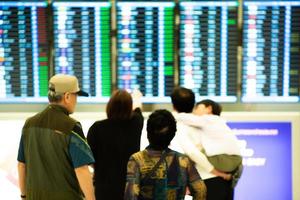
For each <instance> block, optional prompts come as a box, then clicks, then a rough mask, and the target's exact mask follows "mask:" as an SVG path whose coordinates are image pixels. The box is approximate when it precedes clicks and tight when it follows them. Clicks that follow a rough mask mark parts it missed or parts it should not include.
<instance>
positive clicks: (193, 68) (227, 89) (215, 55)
mask: <svg viewBox="0 0 300 200" xmlns="http://www.w3.org/2000/svg"><path fill="white" fill-rule="evenodd" d="M179 9H180V11H179V12H180V13H179V17H180V26H179V27H180V30H179V31H180V33H179V34H180V35H179V45H180V48H179V84H180V85H181V86H184V87H187V88H190V89H192V90H193V91H194V93H195V94H196V98H197V97H201V98H210V99H214V100H216V101H218V102H235V101H236V100H237V97H236V96H237V45H238V28H237V27H238V26H237V25H238V24H237V12H238V3H237V1H180V2H179Z"/></svg>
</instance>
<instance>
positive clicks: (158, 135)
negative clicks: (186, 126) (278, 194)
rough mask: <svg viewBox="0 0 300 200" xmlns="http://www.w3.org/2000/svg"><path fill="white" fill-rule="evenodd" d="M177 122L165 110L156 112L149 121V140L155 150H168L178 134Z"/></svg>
mask: <svg viewBox="0 0 300 200" xmlns="http://www.w3.org/2000/svg"><path fill="white" fill-rule="evenodd" d="M176 130H177V129H176V120H175V118H174V116H173V115H172V113H170V112H169V111H167V110H165V109H160V110H156V111H154V112H153V113H152V114H151V115H150V116H149V118H148V121H147V138H148V140H149V143H150V146H151V147H152V148H154V149H159V150H162V149H166V148H168V146H169V145H170V142H171V141H172V139H173V138H174V136H175V133H176Z"/></svg>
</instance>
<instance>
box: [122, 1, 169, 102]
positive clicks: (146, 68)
mask: <svg viewBox="0 0 300 200" xmlns="http://www.w3.org/2000/svg"><path fill="white" fill-rule="evenodd" d="M174 6H175V4H174V2H166V1H160V2H152V1H143V2H141V1H134V2H133V1H130V2H128V1H118V2H117V87H118V88H122V89H126V90H129V91H132V90H134V89H139V90H140V91H141V92H142V93H143V96H144V99H143V101H144V102H170V97H169V96H170V94H171V91H172V89H173V87H174Z"/></svg>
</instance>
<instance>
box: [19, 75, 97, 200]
mask: <svg viewBox="0 0 300 200" xmlns="http://www.w3.org/2000/svg"><path fill="white" fill-rule="evenodd" d="M77 96H88V94H87V93H86V92H83V91H81V90H80V89H79V86H78V80H77V78H76V77H75V76H71V75H64V74H58V75H55V76H53V77H52V78H51V79H50V80H49V91H48V99H49V105H48V106H47V107H46V108H45V109H44V110H43V111H42V112H40V113H38V114H36V115H35V116H33V117H30V118H29V119H27V120H26V122H25V124H24V127H23V129H22V136H21V140H20V145H19V152H18V173H19V186H20V190H21V198H22V199H30V200H37V199H38V200H48V199H49V200H50V199H51V200H82V199H86V200H95V196H94V188H93V184H92V175H91V173H90V171H89V168H88V166H89V165H90V164H93V163H94V158H93V155H92V152H91V150H90V147H89V146H88V144H87V143H86V140H85V137H84V134H83V131H82V128H81V125H80V123H79V122H77V121H76V120H75V119H73V118H71V117H69V114H72V113H73V112H74V110H75V106H76V103H77Z"/></svg>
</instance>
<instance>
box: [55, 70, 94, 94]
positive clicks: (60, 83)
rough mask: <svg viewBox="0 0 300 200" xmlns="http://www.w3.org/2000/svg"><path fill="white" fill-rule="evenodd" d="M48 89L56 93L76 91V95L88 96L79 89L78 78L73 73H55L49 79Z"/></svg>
mask: <svg viewBox="0 0 300 200" xmlns="http://www.w3.org/2000/svg"><path fill="white" fill-rule="evenodd" d="M49 90H51V91H53V92H57V93H66V92H70V93H77V95H78V96H85V97H87V96H89V94H88V93H87V92H84V91H82V90H80V89H79V84H78V79H77V78H76V77H75V76H73V75H68V74H56V75H54V76H52V77H51V78H50V80H49Z"/></svg>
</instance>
